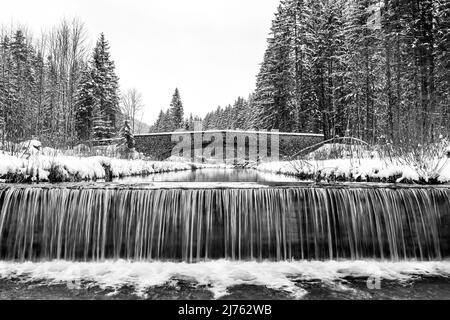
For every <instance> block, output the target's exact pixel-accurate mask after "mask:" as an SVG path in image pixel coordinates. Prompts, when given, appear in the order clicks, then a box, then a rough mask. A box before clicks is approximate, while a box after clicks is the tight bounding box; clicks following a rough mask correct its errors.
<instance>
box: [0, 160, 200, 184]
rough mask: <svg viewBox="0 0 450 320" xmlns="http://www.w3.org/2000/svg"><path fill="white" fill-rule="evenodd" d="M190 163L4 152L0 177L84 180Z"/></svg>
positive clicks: (185, 167) (175, 168)
mask: <svg viewBox="0 0 450 320" xmlns="http://www.w3.org/2000/svg"><path fill="white" fill-rule="evenodd" d="M195 168H196V167H195V166H194V165H192V164H189V163H182V162H171V161H164V162H161V161H145V160H125V159H114V158H108V157H73V156H56V157H49V156H32V157H30V159H22V158H18V157H14V156H10V155H6V154H0V179H1V180H4V181H6V182H11V183H32V182H81V181H95V180H99V179H108V178H121V177H130V176H145V175H151V174H155V173H164V172H176V171H184V170H192V169H195Z"/></svg>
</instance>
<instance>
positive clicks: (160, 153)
mask: <svg viewBox="0 0 450 320" xmlns="http://www.w3.org/2000/svg"><path fill="white" fill-rule="evenodd" d="M135 140H136V151H138V152H142V153H143V154H144V155H145V156H147V157H149V158H151V159H153V160H165V159H167V158H169V157H170V156H171V155H173V154H176V155H180V156H183V157H184V158H190V160H192V161H194V160H195V161H199V160H200V159H199V157H201V158H202V159H207V158H210V156H211V154H205V153H208V152H209V153H211V152H210V151H211V145H215V146H217V145H219V146H220V147H219V148H218V149H220V148H223V149H222V150H219V152H221V154H219V157H223V160H224V161H226V162H230V160H232V161H236V160H237V159H247V160H248V159H249V155H250V154H251V152H256V153H257V154H258V160H261V161H263V160H264V159H262V158H264V156H263V157H259V155H261V154H263V152H262V151H264V152H266V153H267V155H268V158H270V157H272V159H273V157H274V155H276V156H278V155H279V158H280V159H283V158H286V157H289V156H292V155H294V154H296V153H297V152H299V151H301V150H303V149H305V148H308V147H310V146H313V145H315V144H318V143H320V142H322V141H323V140H324V136H323V135H321V134H312V133H284V132H273V131H270V132H265V131H237V130H212V131H191V132H188V131H183V132H164V133H148V134H138V135H135ZM232 144H233V145H232ZM180 145H183V146H184V148H183V149H184V150H183V152H184V153H180V154H178V153H179V148H178V147H179V146H180ZM231 145H232V146H231ZM208 147H209V148H208ZM230 147H231V148H230ZM274 148H276V149H274ZM230 149H232V150H233V151H232V154H233V155H234V156H232V158H233V159H230ZM272 149H273V150H279V152H278V154H276V152H272ZM174 150H176V151H175V152H174ZM251 150H252V151H251ZM222 151H223V152H222ZM215 153H217V150H215V151H213V154H215Z"/></svg>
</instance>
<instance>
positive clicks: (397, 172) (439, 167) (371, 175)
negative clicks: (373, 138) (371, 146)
mask: <svg viewBox="0 0 450 320" xmlns="http://www.w3.org/2000/svg"><path fill="white" fill-rule="evenodd" d="M427 165H428V168H432V169H427V168H424V167H423V166H422V167H421V166H419V165H417V166H416V165H407V164H404V163H403V162H402V161H401V160H384V159H380V158H373V159H371V158H361V159H330V160H295V161H280V162H269V163H262V164H260V165H258V166H257V167H256V169H257V170H259V171H262V172H270V173H277V174H286V175H294V176H298V177H301V178H304V179H313V180H338V181H368V182H396V183H400V182H410V183H448V182H450V159H446V158H442V159H436V160H434V163H432V164H430V163H428V164H427Z"/></svg>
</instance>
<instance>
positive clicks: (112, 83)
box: [92, 33, 120, 138]
mask: <svg viewBox="0 0 450 320" xmlns="http://www.w3.org/2000/svg"><path fill="white" fill-rule="evenodd" d="M92 78H93V80H94V83H95V90H94V92H95V98H96V103H97V104H98V105H99V107H100V109H101V112H102V113H103V115H104V116H105V119H104V121H103V123H104V124H107V125H108V126H109V127H107V128H105V130H103V131H104V132H108V138H111V136H112V135H113V134H114V133H115V132H116V131H117V129H118V128H117V125H118V124H117V123H116V118H117V114H118V113H119V112H120V108H119V101H120V99H119V91H118V89H119V85H118V81H119V79H118V77H117V76H116V74H115V66H114V62H113V61H112V60H111V58H110V54H109V44H108V42H107V41H106V39H105V36H104V34H103V33H102V34H101V35H100V39H99V40H98V42H97V45H96V47H95V49H94V55H93V61H92Z"/></svg>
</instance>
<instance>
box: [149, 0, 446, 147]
mask: <svg viewBox="0 0 450 320" xmlns="http://www.w3.org/2000/svg"><path fill="white" fill-rule="evenodd" d="M449 28H450V1H448V0H385V1H372V0H358V1H354V0H332V1H331V0H330V1H328V0H321V1H317V0H314V1H310V0H283V1H281V3H280V5H279V7H278V12H277V13H276V16H275V19H274V21H273V23H272V29H271V34H270V37H269V39H268V44H267V50H266V53H265V56H264V61H263V62H262V64H261V69H260V72H259V74H258V75H257V81H256V89H255V91H254V93H252V94H251V95H250V96H249V97H248V98H246V99H245V98H238V99H237V100H236V102H235V103H234V104H232V105H229V106H226V107H225V108H223V107H218V108H217V109H216V110H215V111H213V112H210V113H209V114H207V115H206V117H205V118H204V119H203V125H204V128H206V129H237V128H239V129H244V130H245V129H247V130H248V129H267V130H270V129H278V130H280V131H285V132H312V133H323V134H324V135H325V137H326V138H327V139H329V138H333V137H337V136H339V137H344V136H352V137H356V138H360V139H363V140H365V141H367V142H368V143H371V144H376V143H387V142H389V143H394V144H403V143H406V142H408V143H426V142H429V141H433V140H435V139H438V138H439V136H441V135H448V134H449V133H450V100H449V94H450V86H449V81H450V66H449V63H450V55H449V52H448V50H449V48H450V33H449ZM164 119H167V115H165V114H164V113H161V115H160V118H159V120H158V121H159V122H158V123H161V122H163V123H164ZM188 127H189V126H188ZM160 128H164V125H163V126H160Z"/></svg>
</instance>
